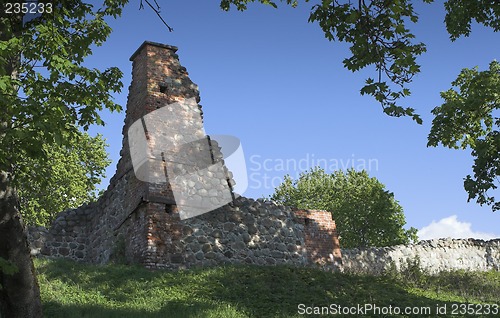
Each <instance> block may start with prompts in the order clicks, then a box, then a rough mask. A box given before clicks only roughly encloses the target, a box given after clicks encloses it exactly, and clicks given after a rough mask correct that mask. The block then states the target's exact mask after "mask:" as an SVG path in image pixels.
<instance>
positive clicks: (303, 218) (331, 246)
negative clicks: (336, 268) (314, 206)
mask: <svg viewBox="0 0 500 318" xmlns="http://www.w3.org/2000/svg"><path fill="white" fill-rule="evenodd" d="M294 212H295V216H296V217H297V218H298V220H299V222H300V223H302V224H303V225H304V237H305V245H306V249H307V256H308V258H309V260H310V261H311V262H313V263H317V264H320V265H328V264H332V263H333V264H334V263H338V262H340V261H341V259H342V254H341V252H340V245H339V239H338V235H337V229H336V226H335V221H334V220H333V219H332V214H331V213H330V212H328V211H318V210H295V211H294Z"/></svg>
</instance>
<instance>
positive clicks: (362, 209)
mask: <svg viewBox="0 0 500 318" xmlns="http://www.w3.org/2000/svg"><path fill="white" fill-rule="evenodd" d="M271 199H272V200H274V201H277V202H279V203H280V204H284V205H289V206H294V207H297V208H302V209H319V210H327V211H330V212H332V214H333V218H334V219H335V222H336V224H337V231H338V233H339V236H340V238H341V241H340V244H341V245H342V246H343V247H345V248H350V247H367V246H391V245H397V244H406V243H409V242H410V241H416V240H417V236H416V232H417V230H416V229H415V228H410V229H409V230H405V229H404V228H403V226H404V225H405V223H406V221H405V217H404V214H403V208H402V207H401V206H400V205H399V203H398V202H397V201H396V200H395V199H394V194H393V193H391V192H389V191H387V190H385V186H384V185H383V184H382V183H380V182H379V181H378V180H377V179H376V178H370V177H369V176H368V173H367V172H366V171H359V172H358V171H356V170H354V169H349V170H347V172H346V173H344V172H343V171H336V172H334V173H332V174H327V173H325V171H324V170H323V169H319V168H316V169H312V170H310V171H307V172H304V173H302V174H301V175H300V177H299V178H298V180H295V181H293V180H292V179H291V178H290V176H285V180H284V181H283V183H282V184H281V185H279V186H278V187H277V188H276V189H275V192H274V194H273V195H272V196H271Z"/></svg>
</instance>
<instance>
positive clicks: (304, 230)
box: [29, 197, 341, 269]
mask: <svg viewBox="0 0 500 318" xmlns="http://www.w3.org/2000/svg"><path fill="white" fill-rule="evenodd" d="M102 202H105V201H102ZM96 206H98V204H93V205H90V206H83V207H81V208H79V209H75V210H69V211H65V212H63V213H61V214H59V216H58V217H57V219H56V220H55V221H54V222H53V224H52V226H51V228H50V229H49V230H47V229H45V228H43V227H32V228H30V231H29V232H30V241H31V246H32V254H33V255H44V256H50V257H64V258H70V259H73V260H77V261H82V262H90V263H107V262H109V261H113V260H116V261H120V262H125V263H140V264H142V265H144V266H145V267H147V268H168V269H180V268H190V267H193V266H213V265H222V264H236V263H247V264H257V265H275V264H290V265H295V266H307V265H313V264H317V265H318V266H326V267H329V268H336V267H338V266H339V264H340V259H341V255H340V249H339V246H338V239H337V238H336V232H335V222H334V221H333V220H332V218H331V213H330V212H327V211H314V210H295V209H291V208H289V207H283V206H278V205H276V204H274V203H273V202H269V201H263V200H253V199H248V198H245V197H239V198H238V199H236V200H235V201H234V202H232V203H231V204H228V205H225V206H223V207H221V208H218V209H216V210H214V211H212V212H209V213H205V214H203V215H199V216H197V217H193V218H189V219H186V220H181V219H180V218H179V215H178V213H176V211H175V210H174V211H166V210H165V205H162V204H159V203H149V204H143V205H141V206H140V207H139V208H138V209H137V211H135V213H133V214H132V217H131V218H129V219H127V222H125V224H124V225H122V227H121V230H120V231H116V232H115V233H116V234H115V235H106V233H107V231H106V229H110V230H112V228H113V225H116V224H117V223H116V222H115V223H109V224H106V223H105V222H101V223H99V222H97V221H94V220H93V219H92V217H93V216H94V217H96V218H97V219H99V220H107V221H108V222H110V221H109V220H110V218H100V217H97V215H95V214H93V213H92V212H93V211H99V209H98V208H97V209H96ZM77 217H79V218H80V219H79V220H78V221H75V218H77ZM88 220H90V222H89V221H88ZM69 224H71V225H69ZM82 224H87V225H91V227H89V226H82ZM96 224H97V227H96V228H93V226H94V225H96ZM101 228H104V230H101ZM145 229H148V230H147V231H145ZM111 233H113V232H111Z"/></svg>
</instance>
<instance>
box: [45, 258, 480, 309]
mask: <svg viewBox="0 0 500 318" xmlns="http://www.w3.org/2000/svg"><path fill="white" fill-rule="evenodd" d="M37 269H38V272H39V275H40V277H41V278H42V282H43V283H46V284H52V283H51V282H55V281H59V282H61V284H62V286H63V287H61V288H66V286H69V287H68V288H70V290H73V289H76V290H77V291H78V292H79V293H80V294H78V295H77V296H75V297H73V298H71V297H68V298H65V297H66V296H65V295H64V293H62V294H61V296H59V297H61V298H63V299H48V298H49V297H44V295H43V292H44V288H42V298H43V299H44V310H45V316H46V317H97V318H100V317H120V318H121V317H146V318H148V317H169V318H175V317H186V318H195V317H204V318H206V317H214V318H215V317H217V318H219V317H221V318H223V317H259V318H260V317H303V315H299V314H298V306H299V304H304V305H305V306H330V305H331V304H337V305H340V306H342V307H349V306H357V305H358V304H359V305H364V304H374V305H376V306H378V307H388V306H392V307H400V308H403V307H430V308H431V310H432V313H431V314H430V315H420V316H419V317H426V316H432V317H439V315H437V314H436V313H435V308H436V305H440V306H443V305H445V304H446V305H447V307H448V308H450V307H451V302H444V301H436V300H434V299H430V298H427V297H424V296H418V295H415V294H412V293H410V292H409V291H408V290H407V289H405V286H403V285H402V283H401V282H398V281H396V280H394V279H391V278H387V277H372V276H355V275H345V274H339V273H327V272H323V271H320V270H316V269H310V268H296V267H287V266H276V267H259V266H227V267H214V268H203V269H201V268H198V269H192V270H189V271H179V272H167V271H156V272H151V271H148V270H146V269H144V268H140V267H133V266H95V265H81V264H77V263H73V262H69V261H62V260H57V261H50V262H49V261H43V262H39V263H38V264H37ZM71 288H72V289H71ZM47 294H49V292H48V291H47ZM88 295H94V296H92V297H91V296H88ZM87 297H89V298H88V299H87ZM94 298H95V299H94ZM448 313H449V312H448ZM354 316H356V315H354ZM380 316H381V315H380V314H376V313H367V314H365V315H364V317H380ZM386 317H391V316H390V315H386ZM398 317H404V316H403V315H401V316H398ZM446 317H452V316H451V315H446ZM460 317H464V316H463V315H460ZM476 317H477V316H476Z"/></svg>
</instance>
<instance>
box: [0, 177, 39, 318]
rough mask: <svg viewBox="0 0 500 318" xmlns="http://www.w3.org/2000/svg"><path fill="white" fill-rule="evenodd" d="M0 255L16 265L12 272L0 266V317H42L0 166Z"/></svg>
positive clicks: (22, 231)
mask: <svg viewBox="0 0 500 318" xmlns="http://www.w3.org/2000/svg"><path fill="white" fill-rule="evenodd" d="M0 257H2V258H4V259H5V260H7V261H9V262H10V263H11V264H13V265H14V266H16V267H17V270H18V271H17V272H16V273H14V274H13V275H9V274H6V273H2V271H1V268H0V284H1V286H2V287H1V289H0V318H38V317H42V303H41V300H40V290H39V288H38V282H37V280H36V276H35V268H34V266H33V262H32V260H31V255H30V250H29V247H28V235H27V231H26V227H25V226H24V223H23V220H22V217H21V214H20V212H19V201H18V198H17V193H16V189H15V188H14V187H13V186H12V175H11V174H10V173H9V172H7V169H0Z"/></svg>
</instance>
